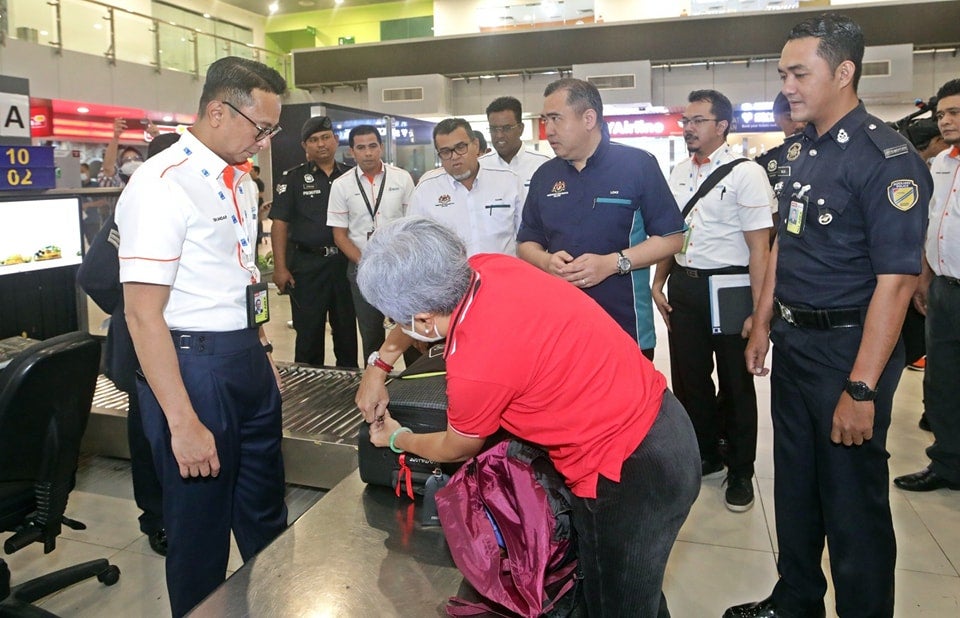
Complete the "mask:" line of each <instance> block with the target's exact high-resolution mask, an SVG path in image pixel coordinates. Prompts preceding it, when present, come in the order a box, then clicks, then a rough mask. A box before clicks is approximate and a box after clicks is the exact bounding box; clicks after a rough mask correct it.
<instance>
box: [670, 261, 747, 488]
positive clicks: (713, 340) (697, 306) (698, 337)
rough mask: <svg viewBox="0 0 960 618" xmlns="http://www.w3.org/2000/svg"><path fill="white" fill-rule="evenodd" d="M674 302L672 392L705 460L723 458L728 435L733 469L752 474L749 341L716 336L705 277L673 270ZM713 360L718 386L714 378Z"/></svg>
mask: <svg viewBox="0 0 960 618" xmlns="http://www.w3.org/2000/svg"><path fill="white" fill-rule="evenodd" d="M669 302H670V306H671V307H672V308H673V313H671V314H670V332H669V341H670V375H671V379H672V382H673V392H674V393H676V395H677V399H679V400H680V403H682V404H683V407H684V408H686V410H687V413H688V414H689V415H690V420H691V421H693V427H694V429H695V430H696V432H697V442H698V443H699V445H700V458H701V459H708V460H711V461H717V460H719V459H720V453H719V452H718V451H717V445H718V442H719V440H720V438H721V437H725V438H726V439H727V442H728V444H729V446H728V450H727V453H726V464H727V467H728V468H729V470H730V473H731V474H743V475H748V476H751V475H753V463H754V460H755V459H756V456H757V393H756V390H754V386H753V376H752V375H750V372H748V371H747V364H746V361H745V360H744V356H743V354H744V351H745V350H746V347H747V341H746V340H745V339H743V338H742V337H741V336H740V335H739V334H737V335H713V334H711V333H712V329H711V324H710V295H709V288H708V279H707V278H706V277H700V278H694V277H690V276H688V275H687V274H686V273H685V271H684V270H683V269H680V268H674V269H673V270H672V271H671V273H670V279H669ZM714 358H716V368H717V379H718V382H719V389H718V388H717V385H715V384H714V382H713V377H712V374H713V368H714Z"/></svg>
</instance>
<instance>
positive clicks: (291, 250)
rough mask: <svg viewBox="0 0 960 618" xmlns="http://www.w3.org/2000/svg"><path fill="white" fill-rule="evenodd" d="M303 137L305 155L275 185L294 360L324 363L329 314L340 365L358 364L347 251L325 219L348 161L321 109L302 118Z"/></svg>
mask: <svg viewBox="0 0 960 618" xmlns="http://www.w3.org/2000/svg"><path fill="white" fill-rule="evenodd" d="M300 141H301V145H302V146H303V150H304V152H306V154H307V160H306V161H305V162H304V163H301V164H300V165H298V166H296V167H292V168H290V169H288V170H286V171H285V172H283V177H282V178H281V179H280V182H279V184H277V188H276V191H274V198H273V208H272V210H271V212H270V218H271V219H272V220H273V226H272V227H271V229H270V238H271V240H272V242H273V258H274V270H273V282H274V283H275V284H276V285H277V288H278V289H279V290H280V293H281V294H282V293H284V292H289V294H290V301H291V302H290V309H291V313H292V314H293V327H294V328H295V329H296V331H297V343H296V346H295V351H294V360H295V361H296V362H298V363H306V364H308V365H320V366H322V365H323V364H324V348H325V345H324V335H325V333H326V322H327V314H329V315H330V330H331V331H333V353H334V356H335V357H336V365H337V367H357V366H358V364H357V318H356V314H355V313H354V309H353V299H352V297H351V294H350V283H349V282H348V280H347V263H348V260H347V258H346V257H344V256H343V254H342V253H340V249H338V248H337V245H336V243H335V242H334V240H333V230H332V229H331V228H330V226H329V225H327V204H328V202H329V200H330V185H331V184H333V181H334V179H336V178H338V177H339V176H340V175H342V174H343V173H345V172H347V171H348V170H349V169H350V167H349V166H346V165H344V164H343V163H340V162H339V161H337V160H336V159H334V155H335V154H336V153H337V145H338V141H337V136H336V135H334V133H333V124H332V123H331V122H330V119H329V118H327V117H326V116H314V117H313V118H310V119H309V120H307V121H306V122H305V123H304V124H303V129H302V130H301V131H300Z"/></svg>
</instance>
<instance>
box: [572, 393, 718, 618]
mask: <svg viewBox="0 0 960 618" xmlns="http://www.w3.org/2000/svg"><path fill="white" fill-rule="evenodd" d="M699 492H700V459H699V456H698V451H697V438H696V435H695V434H694V432H693V426H692V425H691V424H690V419H689V418H688V417H687V413H686V412H684V410H683V406H681V405H680V402H679V401H677V398H676V397H674V396H673V393H671V392H670V391H669V390H668V391H665V392H664V393H663V403H662V404H661V405H660V411H659V414H658V415H657V420H656V421H654V423H653V426H652V427H651V428H650V431H649V433H647V436H646V437H645V438H644V439H643V442H641V443H640V446H638V447H637V448H636V450H634V452H633V453H632V454H631V455H630V457H628V458H627V459H626V461H624V462H623V468H622V469H621V476H620V482H619V483H615V482H613V481H611V480H609V479H606V478H604V477H602V476H601V477H600V478H599V480H598V482H597V497H596V498H595V499H593V498H580V497H577V496H574V498H573V505H572V506H573V525H574V527H575V528H576V530H577V538H578V543H577V550H578V552H579V561H580V569H581V570H582V572H583V594H584V600H585V604H586V607H587V612H588V614H589V615H590V617H591V618H597V617H603V616H645V617H646V616H649V617H651V618H652V617H654V616H659V617H661V618H664V617H666V616H669V615H670V613H669V611H668V610H667V607H666V600H665V599H664V597H663V593H662V592H661V590H662V588H663V574H664V571H665V570H666V568H667V559H668V558H669V557H670V550H671V549H673V543H674V541H675V540H676V538H677V534H678V533H679V532H680V526H682V525H683V522H684V521H685V520H686V519H687V514H688V513H689V512H690V507H691V506H692V505H693V502H694V500H696V498H697V494H698V493H699Z"/></svg>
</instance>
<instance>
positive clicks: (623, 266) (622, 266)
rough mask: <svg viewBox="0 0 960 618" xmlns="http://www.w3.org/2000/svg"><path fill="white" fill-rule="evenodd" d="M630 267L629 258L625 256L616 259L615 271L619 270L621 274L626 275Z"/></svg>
mask: <svg viewBox="0 0 960 618" xmlns="http://www.w3.org/2000/svg"><path fill="white" fill-rule="evenodd" d="M631 266H632V264H630V258H628V257H627V256H625V255H624V256H621V257H619V258H617V270H619V271H620V272H621V273H626V272H627V271H629V270H630V267H631Z"/></svg>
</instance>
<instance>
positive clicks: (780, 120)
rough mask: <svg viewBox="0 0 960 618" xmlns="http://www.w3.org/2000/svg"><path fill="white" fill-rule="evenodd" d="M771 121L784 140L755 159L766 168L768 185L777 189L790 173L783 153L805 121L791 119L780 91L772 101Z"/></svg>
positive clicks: (788, 108) (796, 136)
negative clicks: (780, 131) (781, 132)
mask: <svg viewBox="0 0 960 618" xmlns="http://www.w3.org/2000/svg"><path fill="white" fill-rule="evenodd" d="M773 121H774V122H776V123H777V126H778V127H780V129H781V130H782V131H783V136H784V142H783V143H782V144H780V145H779V146H774V147H773V148H771V149H770V150H768V151H767V152H765V153H764V154H762V155H760V156H759V157H757V158H756V159H755V161H756V162H757V163H759V164H760V166H761V167H762V168H763V169H764V170H766V172H767V180H769V181H770V186H771V187H773V188H774V189H775V190H778V191H779V188H778V186H777V185H778V183H780V181H781V180H782V179H783V178H784V177H786V176H789V175H790V166H789V165H787V164H786V163H785V162H784V155H786V154H787V150H788V149H789V148H790V144H791V143H792V142H793V141H795V140H797V139H799V138H800V133H801V132H802V131H803V127H804V125H805V124H806V123H803V122H797V121H795V120H794V119H793V116H791V114H790V102H789V101H787V97H785V96H783V93H782V92H778V93H777V98H776V99H774V101H773Z"/></svg>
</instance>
